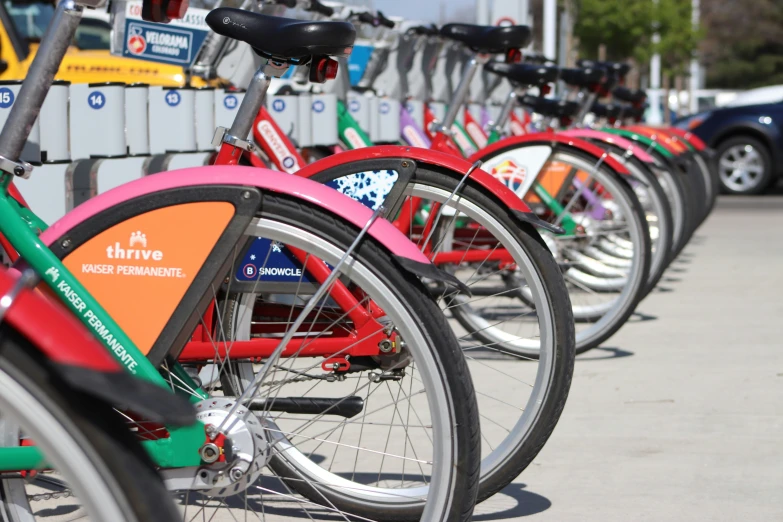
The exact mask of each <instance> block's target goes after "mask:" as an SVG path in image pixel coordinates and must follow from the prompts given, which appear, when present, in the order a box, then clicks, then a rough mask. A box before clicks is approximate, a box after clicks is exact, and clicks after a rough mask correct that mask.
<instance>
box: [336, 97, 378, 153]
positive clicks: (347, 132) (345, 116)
mask: <svg viewBox="0 0 783 522" xmlns="http://www.w3.org/2000/svg"><path fill="white" fill-rule="evenodd" d="M337 129H338V134H339V136H340V141H342V142H343V144H344V145H345V146H346V147H348V148H349V149H351V150H353V149H362V148H364V147H372V145H373V143H372V140H370V137H369V136H368V135H367V133H366V132H364V131H363V130H362V128H361V127H360V126H359V122H357V121H356V118H354V117H353V116H351V113H350V112H348V107H346V106H345V103H343V101H342V100H337Z"/></svg>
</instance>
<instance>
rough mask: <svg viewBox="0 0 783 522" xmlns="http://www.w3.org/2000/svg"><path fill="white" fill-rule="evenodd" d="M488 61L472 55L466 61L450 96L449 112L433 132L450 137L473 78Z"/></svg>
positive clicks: (483, 57) (478, 55)
mask: <svg viewBox="0 0 783 522" xmlns="http://www.w3.org/2000/svg"><path fill="white" fill-rule="evenodd" d="M488 61H489V55H480V54H474V55H473V56H471V57H470V60H468V63H467V66H466V67H465V69H464V72H463V73H462V78H461V79H460V81H459V85H457V88H456V89H455V90H454V94H453V95H452V96H451V101H450V102H449V110H448V111H447V112H446V116H445V117H444V118H443V121H442V122H440V123H436V124H435V125H434V128H433V129H432V130H433V131H434V132H436V133H437V132H442V133H444V134H446V135H447V136H451V127H452V125H454V122H455V121H457V115H458V114H459V110H460V108H461V107H462V106H463V105H464V103H465V100H466V99H467V97H468V93H469V92H470V84H471V83H472V82H473V77H474V76H475V75H476V71H478V68H479V66H481V65H484V64H485V63H487V62H488Z"/></svg>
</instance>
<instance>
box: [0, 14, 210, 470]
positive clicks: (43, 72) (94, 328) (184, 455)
mask: <svg viewBox="0 0 783 522" xmlns="http://www.w3.org/2000/svg"><path fill="white" fill-rule="evenodd" d="M81 14H82V7H81V6H79V5H77V4H76V2H74V1H73V0H62V1H61V2H60V3H59V4H58V5H57V8H56V10H55V14H54V17H53V18H52V22H51V23H50V25H49V28H48V29H47V32H46V34H45V35H44V38H43V39H42V42H41V46H40V48H39V50H38V51H39V52H38V53H36V56H35V58H34V59H33V63H32V65H31V66H30V71H29V73H28V75H27V78H26V80H25V82H24V84H23V85H22V88H21V90H20V92H19V94H18V95H17V99H16V103H15V104H14V105H13V107H12V108H11V113H10V114H9V117H8V120H7V121H6V124H5V126H4V127H3V130H2V132H1V133H0V155H2V156H3V157H4V158H6V159H8V160H10V161H14V162H16V161H18V157H19V154H20V153H21V150H22V147H23V146H24V143H25V141H26V140H27V138H28V136H29V133H30V129H31V128H32V125H33V123H34V122H35V120H36V118H37V117H38V114H39V111H40V108H41V106H42V105H43V102H44V100H45V98H46V95H47V93H48V91H49V87H50V85H51V83H52V80H53V79H54V75H55V74H56V72H57V70H58V69H59V66H60V63H61V62H62V59H63V56H64V55H65V52H66V51H67V49H68V46H69V44H70V42H71V40H72V38H73V35H74V33H75V31H76V28H77V26H78V24H79V21H80V19H81ZM11 182H12V175H11V174H10V173H5V174H3V175H2V178H0V232H2V234H3V235H4V236H5V238H6V240H7V243H8V245H9V247H11V248H9V254H13V252H12V250H15V251H16V252H18V254H19V257H22V258H24V260H25V262H26V263H27V264H28V265H29V266H30V267H31V268H32V269H33V270H34V271H35V272H36V273H37V274H39V275H41V276H42V278H43V279H44V281H45V282H46V284H47V285H48V286H49V288H50V289H51V290H52V291H53V292H54V294H55V295H56V296H57V297H58V298H59V299H60V300H61V301H62V302H63V303H64V304H65V305H66V306H67V307H68V309H69V310H71V312H72V313H74V314H75V315H76V316H77V317H78V318H79V320H80V321H81V322H82V323H83V324H84V325H85V326H86V327H87V329H88V330H89V331H90V332H91V333H92V334H93V335H94V336H95V337H96V338H97V339H98V340H99V341H100V342H101V343H102V344H103V346H104V347H106V349H107V350H109V352H110V353H111V354H112V355H113V356H114V357H115V358H116V359H117V360H118V361H119V362H120V363H121V364H122V366H123V367H125V368H126V369H127V370H128V371H130V372H131V373H132V374H134V375H136V376H138V377H139V378H142V379H145V380H147V381H150V382H152V383H155V384H157V385H160V386H163V387H166V388H168V383H166V381H165V380H164V379H163V377H162V376H161V375H160V374H159V373H158V371H157V369H156V368H155V367H154V366H153V365H152V364H151V363H150V362H149V361H148V360H147V359H146V358H145V357H144V356H143V354H141V352H140V351H139V350H138V348H137V347H136V346H135V345H134V343H133V342H132V341H131V340H130V338H128V336H127V335H126V334H125V333H124V332H123V331H122V329H121V328H120V327H119V326H118V325H117V324H116V322H115V321H114V320H113V319H112V318H111V317H110V316H109V314H107V313H106V311H105V310H104V309H103V308H102V307H101V306H100V305H99V304H98V302H97V301H96V300H95V299H94V298H93V297H92V296H91V295H90V294H89V292H87V291H86V289H85V288H84V287H83V286H82V285H81V283H79V281H78V280H77V279H76V277H74V275H73V274H71V273H70V272H69V271H68V269H67V268H65V266H64V265H63V264H62V263H61V262H60V260H59V259H58V258H57V257H56V256H55V255H54V253H53V252H52V251H51V250H49V249H48V248H47V247H46V245H44V244H43V242H41V240H40V239H39V238H38V236H37V232H40V231H41V230H42V229H43V228H45V225H44V224H43V222H42V221H41V220H40V219H38V218H37V216H35V214H34V213H32V212H31V211H29V209H26V208H24V207H23V206H21V205H20V204H19V202H18V201H17V200H15V199H14V198H13V195H14V193H15V189H12V188H11V186H10V185H11ZM9 193H10V194H11V195H9ZM16 194H17V195H18V193H16ZM19 199H21V198H19ZM194 400H196V399H194ZM203 429H204V428H203V425H202V424H201V423H196V424H194V425H192V426H189V427H185V428H177V429H171V430H169V433H170V438H167V439H160V440H156V441H147V443H146V444H145V446H146V447H147V448H148V450H149V451H150V455H151V457H152V458H153V459H155V460H156V462H157V463H158V464H159V465H161V466H177V467H182V466H197V465H199V464H200V462H201V459H200V457H199V453H198V449H199V448H200V447H201V445H203V442H204V432H203ZM6 449H7V448H0V462H3V463H11V462H12V463H13V464H14V465H15V466H19V468H17V469H32V468H34V467H36V466H39V465H41V463H42V459H41V457H40V452H38V450H37V448H34V447H30V449H24V450H21V451H20V450H19V449H11V451H10V452H9V453H8V456H9V460H8V461H7V460H6V459H5V453H3V452H4V451H6ZM5 465H8V464H4V466H5Z"/></svg>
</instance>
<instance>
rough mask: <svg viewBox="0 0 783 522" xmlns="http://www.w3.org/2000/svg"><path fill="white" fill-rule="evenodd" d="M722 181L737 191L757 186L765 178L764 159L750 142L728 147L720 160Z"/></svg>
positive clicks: (745, 190) (744, 190)
mask: <svg viewBox="0 0 783 522" xmlns="http://www.w3.org/2000/svg"><path fill="white" fill-rule="evenodd" d="M718 168H719V173H720V179H721V182H722V183H723V184H724V185H725V186H726V187H727V188H729V189H730V190H733V191H735V192H747V191H749V190H752V189H754V188H756V187H757V186H758V185H759V183H761V181H762V180H763V178H764V160H763V158H762V156H761V154H760V153H759V151H758V150H757V149H756V148H755V147H754V146H753V145H750V144H744V145H734V146H732V147H729V148H728V149H726V151H725V152H724V153H723V154H721V157H720V159H719V160H718Z"/></svg>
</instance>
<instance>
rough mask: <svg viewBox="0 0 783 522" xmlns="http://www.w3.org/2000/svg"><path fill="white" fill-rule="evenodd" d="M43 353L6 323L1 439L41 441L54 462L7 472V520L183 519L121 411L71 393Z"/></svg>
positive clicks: (1, 478) (1, 352)
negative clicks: (36, 468)
mask: <svg viewBox="0 0 783 522" xmlns="http://www.w3.org/2000/svg"><path fill="white" fill-rule="evenodd" d="M36 353H37V352H36V350H35V349H34V348H33V347H32V346H31V345H30V343H29V341H27V339H25V338H24V337H22V336H20V335H18V334H17V333H16V332H14V331H13V330H11V329H10V327H9V326H8V325H0V445H2V446H3V447H6V448H7V447H15V446H20V445H25V443H28V442H31V441H35V445H36V446H37V447H38V448H39V449H40V450H41V453H42V454H43V455H44V458H45V459H46V461H47V462H48V463H49V464H51V465H52V466H53V468H54V469H46V470H39V471H37V472H35V473H32V472H30V471H29V470H28V471H26V472H21V471H20V472H3V473H0V499H2V506H0V509H1V510H2V512H1V513H2V520H4V521H8V522H32V521H34V520H39V519H43V518H46V519H51V518H52V517H54V516H58V515H59V516H63V515H68V519H70V520H73V519H74V518H76V517H79V519H80V520H82V519H85V520H86V519H89V520H94V521H107V520H112V521H114V520H117V521H136V522H147V521H149V520H156V521H157V520H160V521H175V520H181V517H180V515H179V512H178V511H177V508H176V507H175V506H174V503H173V502H172V500H171V497H170V495H169V493H168V492H167V491H166V489H165V488H164V487H163V484H162V482H161V481H160V478H159V477H158V476H157V475H156V473H155V471H154V470H153V468H152V467H151V466H150V464H149V459H148V457H147V455H146V453H145V452H144V451H143V450H142V449H141V447H140V446H139V444H138V442H137V441H136V440H135V439H134V438H133V437H132V436H131V434H130V433H129V432H128V431H127V429H126V428H125V426H124V424H123V423H122V421H121V420H120V419H119V416H118V415H117V414H116V413H115V412H113V411H112V410H111V408H110V407H109V406H106V405H105V404H102V403H99V402H98V401H95V400H94V399H91V398H89V397H86V396H83V395H82V394H78V393H75V392H72V391H69V390H68V389H67V388H66V387H65V386H64V385H63V384H62V383H61V382H60V381H59V379H58V376H57V375H56V373H53V372H52V371H51V370H50V369H49V368H48V367H47V365H46V363H45V361H42V360H39V358H37V357H36V355H35V354H36ZM55 470H56V471H55Z"/></svg>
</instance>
